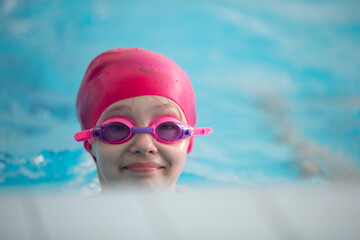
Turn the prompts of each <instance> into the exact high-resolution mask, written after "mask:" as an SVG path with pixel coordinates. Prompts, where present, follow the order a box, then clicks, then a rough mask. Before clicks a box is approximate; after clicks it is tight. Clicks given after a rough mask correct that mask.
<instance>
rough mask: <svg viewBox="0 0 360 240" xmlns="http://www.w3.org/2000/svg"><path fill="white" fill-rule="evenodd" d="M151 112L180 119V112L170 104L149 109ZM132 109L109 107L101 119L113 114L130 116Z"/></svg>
mask: <svg viewBox="0 0 360 240" xmlns="http://www.w3.org/2000/svg"><path fill="white" fill-rule="evenodd" d="M151 111H153V112H155V115H159V116H160V115H174V116H175V117H177V118H179V119H180V118H181V115H180V111H179V110H178V109H177V108H176V107H175V106H174V105H172V104H168V103H163V104H157V105H154V106H152V107H151ZM131 113H132V107H131V106H128V105H120V106H119V105H118V106H111V107H110V108H109V109H108V111H107V112H106V114H105V115H104V116H102V119H106V118H107V117H110V116H112V115H114V114H118V115H124V116H131Z"/></svg>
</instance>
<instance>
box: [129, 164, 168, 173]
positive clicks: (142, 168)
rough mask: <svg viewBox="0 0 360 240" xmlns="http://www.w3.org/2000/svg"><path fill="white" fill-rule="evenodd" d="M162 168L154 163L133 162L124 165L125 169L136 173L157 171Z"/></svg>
mask: <svg viewBox="0 0 360 240" xmlns="http://www.w3.org/2000/svg"><path fill="white" fill-rule="evenodd" d="M162 168H163V167H161V166H159V165H157V164H154V163H133V164H129V165H126V166H125V167H123V169H125V170H127V171H130V172H135V173H147V172H155V171H158V170H160V169H162Z"/></svg>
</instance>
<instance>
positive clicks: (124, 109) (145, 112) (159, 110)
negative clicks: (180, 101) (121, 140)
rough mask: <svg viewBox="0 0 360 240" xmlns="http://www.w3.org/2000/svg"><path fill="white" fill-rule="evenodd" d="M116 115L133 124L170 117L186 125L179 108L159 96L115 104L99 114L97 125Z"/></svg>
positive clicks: (167, 99)
mask: <svg viewBox="0 0 360 240" xmlns="http://www.w3.org/2000/svg"><path fill="white" fill-rule="evenodd" d="M116 115H121V116H126V117H130V118H132V119H133V120H135V122H140V121H142V120H143V121H147V120H152V119H153V118H155V117H158V116H162V115H171V116H175V117H177V118H178V119H180V120H181V121H183V122H185V123H186V119H185V115H184V113H183V111H182V110H181V108H180V107H179V106H178V105H177V104H176V103H175V102H174V101H172V100H171V99H169V98H166V97H161V96H139V97H133V98H129V99H124V100H121V101H118V102H115V103H113V104H112V105H110V106H109V107H108V108H107V109H106V110H105V111H104V112H103V113H102V114H101V116H100V118H99V119H98V123H99V122H101V121H103V120H104V119H106V118H108V117H111V116H116Z"/></svg>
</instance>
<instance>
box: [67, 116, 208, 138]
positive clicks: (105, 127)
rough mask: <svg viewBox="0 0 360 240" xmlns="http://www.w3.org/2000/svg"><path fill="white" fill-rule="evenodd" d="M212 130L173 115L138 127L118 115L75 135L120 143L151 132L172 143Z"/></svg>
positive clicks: (205, 133) (155, 136) (154, 135)
mask: <svg viewBox="0 0 360 240" xmlns="http://www.w3.org/2000/svg"><path fill="white" fill-rule="evenodd" d="M211 132H212V129H211V128H208V127H201V128H193V127H191V126H188V125H185V124H183V123H181V121H180V120H179V119H177V118H175V117H173V116H162V117H158V118H155V119H154V120H152V121H151V122H150V124H149V126H148V127H136V125H135V123H134V121H132V120H131V119H129V118H127V117H119V116H116V117H111V118H108V119H105V120H104V121H103V122H101V123H100V125H99V126H95V127H94V128H92V129H89V130H84V131H80V132H78V133H76V134H75V136H74V137H75V140H76V141H78V142H81V141H85V140H90V141H92V140H93V139H99V140H101V141H104V142H108V143H113V144H119V143H124V142H126V141H128V140H130V139H131V138H132V137H133V136H134V134H135V133H150V134H151V135H152V136H153V137H154V138H155V139H156V140H157V141H159V142H161V143H167V144H170V143H175V142H177V141H179V140H181V139H184V138H188V137H191V136H193V135H208V134H210V133H211Z"/></svg>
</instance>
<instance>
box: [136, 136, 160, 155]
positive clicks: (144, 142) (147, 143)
mask: <svg viewBox="0 0 360 240" xmlns="http://www.w3.org/2000/svg"><path fill="white" fill-rule="evenodd" d="M133 138H134V139H133V140H134V141H133V143H132V145H131V146H130V152H132V153H136V154H142V155H147V154H155V153H157V151H158V150H157V147H156V146H155V141H156V140H155V139H154V138H153V137H152V136H151V134H149V133H136V134H135V135H134V136H133Z"/></svg>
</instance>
